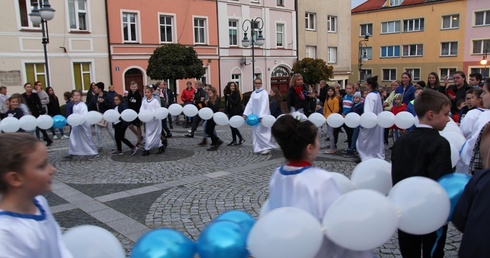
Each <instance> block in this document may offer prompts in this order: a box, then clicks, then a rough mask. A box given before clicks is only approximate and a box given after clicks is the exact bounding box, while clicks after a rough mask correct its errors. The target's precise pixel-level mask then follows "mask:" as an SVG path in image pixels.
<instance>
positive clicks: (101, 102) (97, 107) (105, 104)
mask: <svg viewBox="0 0 490 258" xmlns="http://www.w3.org/2000/svg"><path fill="white" fill-rule="evenodd" d="M104 87H105V86H104V83H103V82H98V83H96V84H95V88H94V93H95V96H94V97H93V98H92V99H91V100H90V103H89V105H88V110H90V111H98V112H100V113H101V114H104V112H106V111H107V110H109V109H112V108H114V99H111V98H110V97H109V95H108V94H107V92H106V91H104ZM104 121H105V120H101V123H98V124H95V134H96V138H97V147H98V148H99V152H101V151H102V150H103V147H102V146H103V142H102V136H101V129H102V127H105V128H106V129H107V133H109V135H110V136H111V138H112V140H113V141H115V140H116V139H115V137H114V131H113V128H112V124H111V123H107V122H105V123H104Z"/></svg>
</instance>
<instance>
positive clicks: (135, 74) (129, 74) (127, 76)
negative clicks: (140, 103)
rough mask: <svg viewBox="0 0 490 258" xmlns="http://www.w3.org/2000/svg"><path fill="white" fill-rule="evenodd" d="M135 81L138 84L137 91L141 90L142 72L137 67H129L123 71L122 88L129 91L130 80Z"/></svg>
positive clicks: (142, 86)
mask: <svg viewBox="0 0 490 258" xmlns="http://www.w3.org/2000/svg"><path fill="white" fill-rule="evenodd" d="M132 81H135V82H136V83H137V84H138V91H140V92H143V88H144V86H145V85H143V73H142V72H141V70H140V69H138V68H131V69H129V70H127V71H126V73H124V84H125V85H124V88H125V89H126V90H127V91H129V90H130V89H129V86H131V82H132Z"/></svg>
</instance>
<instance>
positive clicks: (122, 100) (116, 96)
mask: <svg viewBox="0 0 490 258" xmlns="http://www.w3.org/2000/svg"><path fill="white" fill-rule="evenodd" d="M114 98H117V99H118V100H119V101H121V102H124V98H123V96H122V95H121V94H116V95H115V96H114Z"/></svg>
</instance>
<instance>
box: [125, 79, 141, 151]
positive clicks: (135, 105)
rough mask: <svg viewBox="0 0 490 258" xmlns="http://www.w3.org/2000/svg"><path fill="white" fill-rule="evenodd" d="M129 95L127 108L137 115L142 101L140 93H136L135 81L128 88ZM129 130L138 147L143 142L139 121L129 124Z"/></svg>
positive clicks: (136, 85) (135, 120)
mask: <svg viewBox="0 0 490 258" xmlns="http://www.w3.org/2000/svg"><path fill="white" fill-rule="evenodd" d="M129 89H130V91H129V93H128V108H130V109H132V110H134V112H136V113H139V112H140V108H141V103H142V101H143V96H142V95H141V92H139V91H138V83H136V82H135V81H132V82H131V85H130V86H129ZM128 127H129V130H131V132H133V133H134V135H136V137H137V139H138V142H137V143H136V146H138V147H140V146H141V144H142V142H143V133H142V132H141V121H140V120H139V119H138V118H136V119H134V120H133V121H131V122H130V123H129V126H128Z"/></svg>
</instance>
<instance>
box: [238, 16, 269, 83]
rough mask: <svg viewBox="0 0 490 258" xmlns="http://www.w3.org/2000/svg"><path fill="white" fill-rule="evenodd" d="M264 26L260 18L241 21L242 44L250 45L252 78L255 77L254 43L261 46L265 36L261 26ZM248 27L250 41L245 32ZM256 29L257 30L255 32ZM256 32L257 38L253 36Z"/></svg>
mask: <svg viewBox="0 0 490 258" xmlns="http://www.w3.org/2000/svg"><path fill="white" fill-rule="evenodd" d="M263 27H264V20H262V18H260V17H257V18H255V19H246V20H244V21H243V23H242V30H243V40H242V46H243V47H248V46H250V45H252V80H254V79H255V45H256V44H257V46H263V45H264V43H265V38H264V36H262V28H263ZM249 29H250V36H251V38H252V40H251V41H250V40H249V39H248V37H247V32H248V30H249ZM256 30H258V32H256ZM256 33H258V35H257V38H256V37H255V35H256Z"/></svg>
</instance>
